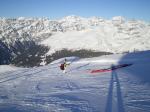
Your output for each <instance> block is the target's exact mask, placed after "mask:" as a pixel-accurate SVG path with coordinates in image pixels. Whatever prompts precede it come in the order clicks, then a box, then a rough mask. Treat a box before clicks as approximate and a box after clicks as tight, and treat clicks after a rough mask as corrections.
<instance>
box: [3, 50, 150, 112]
mask: <svg viewBox="0 0 150 112" xmlns="http://www.w3.org/2000/svg"><path fill="white" fill-rule="evenodd" d="M149 57H150V51H146V52H139V53H129V54H124V55H121V54H119V55H118V54H115V55H109V56H101V57H97V58H86V59H79V58H77V57H67V60H68V62H71V64H70V65H69V66H68V67H67V69H66V72H67V73H66V74H64V73H62V71H61V70H60V69H59V65H60V64H61V63H62V62H63V61H64V58H61V59H59V60H55V61H54V62H53V63H51V64H49V65H46V66H42V67H34V68H28V69H27V68H21V69H20V68H16V67H15V68H14V67H13V66H4V65H1V66H0V68H3V69H4V70H3V71H2V72H1V73H0V98H1V100H0V111H1V112H149V110H150V89H149V87H150V86H149V84H150V76H149V73H150V69H149V66H150V63H149V61H150V58H149ZM123 64H132V65H131V66H127V67H123V68H118V69H115V70H111V71H107V72H97V73H92V72H91V71H93V70H100V69H105V70H106V69H109V68H111V67H112V65H113V66H117V65H123Z"/></svg>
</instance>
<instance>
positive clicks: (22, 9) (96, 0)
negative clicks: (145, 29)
mask: <svg viewBox="0 0 150 112" xmlns="http://www.w3.org/2000/svg"><path fill="white" fill-rule="evenodd" d="M68 15H77V16H83V17H91V16H98V17H104V18H108V19H109V18H111V17H113V16H124V17H127V18H132V19H143V20H146V21H150V0H0V17H20V16H23V17H49V18H50V19H55V18H61V17H63V16H68Z"/></svg>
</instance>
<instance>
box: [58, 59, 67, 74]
mask: <svg viewBox="0 0 150 112" xmlns="http://www.w3.org/2000/svg"><path fill="white" fill-rule="evenodd" d="M67 65H69V64H67V59H66V58H65V60H64V63H62V64H61V65H60V69H61V70H62V71H63V73H66V67H67Z"/></svg>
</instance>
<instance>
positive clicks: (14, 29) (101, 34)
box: [0, 16, 150, 66]
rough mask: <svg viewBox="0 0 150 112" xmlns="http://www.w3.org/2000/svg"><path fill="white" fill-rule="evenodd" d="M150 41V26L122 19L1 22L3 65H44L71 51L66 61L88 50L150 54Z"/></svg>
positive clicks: (70, 17)
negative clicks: (73, 55)
mask: <svg viewBox="0 0 150 112" xmlns="http://www.w3.org/2000/svg"><path fill="white" fill-rule="evenodd" d="M149 37H150V25H149V24H148V23H146V22H144V21H140V20H128V19H125V18H123V17H120V16H118V17H113V18H112V19H110V20H108V19H103V18H100V17H91V18H83V17H79V16H67V17H64V18H62V19H58V20H50V19H48V18H24V17H19V18H14V19H13V18H12V19H8V18H0V54H1V55H2V57H1V58H0V63H1V64H9V63H10V62H11V63H15V64H16V65H18V66H20V65H25V64H26V65H27V66H39V65H44V64H47V63H49V62H51V61H53V58H54V59H56V58H55V57H52V56H55V53H57V52H58V51H63V50H68V51H67V54H69V55H66V54H65V55H61V56H62V57H63V56H64V57H65V56H71V53H69V52H80V51H86V50H87V51H86V52H88V53H86V54H90V53H91V54H92V53H94V52H97V53H98V52H99V54H102V53H103V54H110V53H124V52H135V51H145V50H150V46H149V45H150V39H149ZM33 49H34V52H32V51H33ZM89 51H90V52H89ZM101 52H102V53H101ZM82 53H83V52H82ZM61 54H62V53H61ZM74 54H75V53H74ZM96 56H97V55H96ZM58 57H59V58H61V57H60V56H58ZM87 57H89V56H87ZM35 58H36V59H35ZM1 60H3V61H1ZM12 60H13V62H12ZM47 60H49V61H47ZM19 61H20V62H21V63H20V62H19ZM29 62H32V64H31V63H29ZM35 62H37V63H35Z"/></svg>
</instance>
